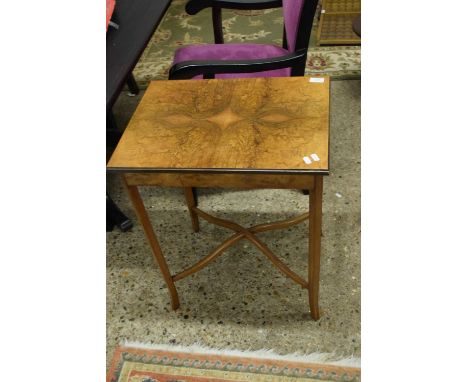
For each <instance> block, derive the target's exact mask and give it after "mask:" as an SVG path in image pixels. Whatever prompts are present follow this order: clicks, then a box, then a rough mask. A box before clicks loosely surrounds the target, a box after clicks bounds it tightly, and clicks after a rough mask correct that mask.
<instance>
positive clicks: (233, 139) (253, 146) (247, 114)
mask: <svg viewBox="0 0 468 382" xmlns="http://www.w3.org/2000/svg"><path fill="white" fill-rule="evenodd" d="M322 78H324V81H323V83H317V82H312V83H311V82H309V77H285V78H255V79H229V80H217V79H213V80H197V81H195V80H183V81H153V82H152V83H151V84H150V86H149V87H148V89H147V90H146V93H145V95H144V97H143V98H142V100H141V102H140V104H139V106H138V108H137V110H136V111H135V114H134V115H133V117H132V119H131V121H130V123H129V125H128V127H127V129H126V130H125V133H124V134H123V136H122V138H121V140H120V142H119V144H118V146H117V148H116V150H115V151H114V153H113V155H112V157H111V159H110V161H109V163H108V169H109V170H120V171H124V172H138V171H143V172H151V171H163V172H164V171H168V170H170V171H189V172H190V171H196V172H210V171H216V172H219V171H220V170H221V172H242V171H249V172H257V171H258V172H264V171H267V172H272V173H275V172H278V173H291V172H306V173H322V174H323V173H327V172H328V146H329V142H328V139H329V128H328V127H329V86H330V81H329V78H328V77H322ZM312 153H315V154H317V155H318V157H319V158H320V160H319V161H312V163H311V164H306V163H305V162H304V160H303V157H304V156H308V155H311V154H312Z"/></svg>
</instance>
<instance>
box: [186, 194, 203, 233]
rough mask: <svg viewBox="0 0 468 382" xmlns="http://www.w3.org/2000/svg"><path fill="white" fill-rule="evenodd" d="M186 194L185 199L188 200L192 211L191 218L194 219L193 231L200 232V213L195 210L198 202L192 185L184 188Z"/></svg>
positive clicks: (190, 211)
mask: <svg viewBox="0 0 468 382" xmlns="http://www.w3.org/2000/svg"><path fill="white" fill-rule="evenodd" d="M184 194H185V200H186V201H187V207H188V209H189V213H190V219H192V228H193V232H198V231H199V230H200V225H199V223H198V215H197V213H196V212H195V211H194V210H193V209H194V208H195V207H196V206H197V203H196V201H195V196H194V194H193V188H192V187H186V188H184Z"/></svg>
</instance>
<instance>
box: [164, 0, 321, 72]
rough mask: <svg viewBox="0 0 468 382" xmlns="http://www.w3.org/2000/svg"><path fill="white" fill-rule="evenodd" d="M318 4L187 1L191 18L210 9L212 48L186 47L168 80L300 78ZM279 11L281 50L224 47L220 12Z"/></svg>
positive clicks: (308, 1) (302, 0) (287, 0)
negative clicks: (212, 30)
mask: <svg viewBox="0 0 468 382" xmlns="http://www.w3.org/2000/svg"><path fill="white" fill-rule="evenodd" d="M317 3H318V0H190V1H189V2H188V3H187V5H186V7H185V9H186V11H187V13H188V14H190V15H194V14H197V13H198V12H200V11H201V10H202V9H205V8H211V10H212V19H213V29H214V40H215V44H200V45H189V46H185V47H182V48H179V49H178V50H177V51H176V53H175V56H174V61H173V65H172V67H171V69H170V72H169V79H190V78H195V79H197V78H215V77H216V78H239V77H289V76H303V75H304V70H305V65H306V60H307V49H308V46H309V39H310V33H311V30H312V22H313V20H314V15H315V11H316V8H317ZM280 7H282V8H283V16H284V29H283V31H284V33H283V46H282V47H281V46H277V45H268V44H224V43H223V31H222V17H221V16H222V9H223V8H226V9H242V10H255V9H268V8H280Z"/></svg>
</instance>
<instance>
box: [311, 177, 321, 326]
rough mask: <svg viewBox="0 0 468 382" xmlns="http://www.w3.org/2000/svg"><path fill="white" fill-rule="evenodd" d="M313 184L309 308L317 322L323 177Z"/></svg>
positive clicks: (316, 178) (318, 315) (316, 179)
mask: <svg viewBox="0 0 468 382" xmlns="http://www.w3.org/2000/svg"><path fill="white" fill-rule="evenodd" d="M314 183H315V187H314V188H313V189H311V190H310V192H309V306H310V314H311V316H312V318H313V319H314V320H318V319H319V317H320V313H319V303H318V299H319V283H320V247H321V235H322V192H323V176H320V175H319V176H316V177H315V182H314Z"/></svg>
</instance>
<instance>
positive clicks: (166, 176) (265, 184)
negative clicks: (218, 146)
mask: <svg viewBox="0 0 468 382" xmlns="http://www.w3.org/2000/svg"><path fill="white" fill-rule="evenodd" d="M123 176H124V178H125V180H126V182H127V184H128V185H129V186H159V187H209V188H286V189H294V188H297V189H304V190H312V189H313V188H314V184H315V177H316V176H323V175H321V174H300V175H298V174H194V173H126V174H124V175H123Z"/></svg>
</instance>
